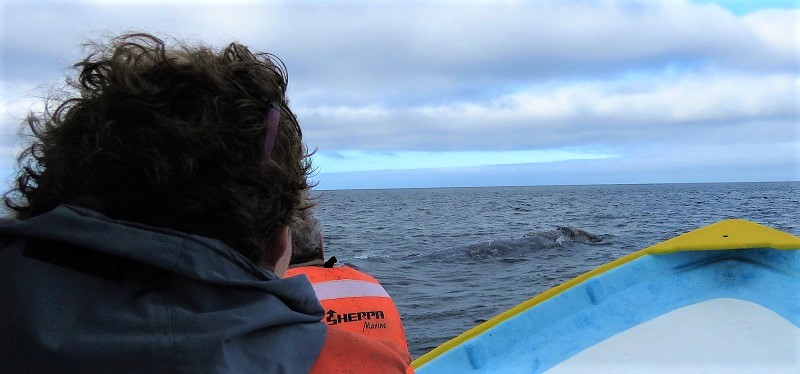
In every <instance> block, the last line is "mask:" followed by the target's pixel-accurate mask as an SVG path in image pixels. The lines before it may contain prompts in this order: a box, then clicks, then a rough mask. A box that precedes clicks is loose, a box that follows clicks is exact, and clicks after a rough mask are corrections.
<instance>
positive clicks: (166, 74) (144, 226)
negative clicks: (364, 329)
mask: <svg viewBox="0 0 800 374" xmlns="http://www.w3.org/2000/svg"><path fill="white" fill-rule="evenodd" d="M90 48H91V50H90V54H89V55H88V57H87V58H86V59H84V60H83V61H81V62H79V63H78V64H76V65H75V67H76V68H77V70H78V76H77V78H75V79H74V80H68V84H69V87H71V90H72V91H71V92H72V93H74V95H73V96H72V97H69V98H66V99H65V100H64V101H61V102H59V103H56V104H53V103H48V105H47V106H46V107H45V109H44V111H43V112H42V113H39V114H32V115H31V116H30V117H29V118H28V120H27V123H28V124H29V125H30V127H31V128H32V130H33V133H34V138H33V142H32V144H31V145H30V147H28V148H27V150H26V151H25V152H24V153H23V154H22V156H20V159H19V161H20V165H21V166H20V172H19V176H18V178H17V183H16V187H15V188H14V189H13V190H11V191H9V192H7V193H6V195H5V202H6V205H7V206H9V207H10V208H12V209H13V210H14V211H15V215H16V217H17V218H18V219H19V221H18V222H16V223H11V224H5V225H2V226H0V306H2V307H0V326H2V327H1V328H0V329H1V331H2V339H0V362H2V363H3V371H4V372H115V373H125V372H136V373H141V372H176V373H183V372H186V373H197V372H215V373H217V372H231V373H252V372H266V373H305V372H309V371H310V372H314V373H317V372H319V373H334V372H356V373H358V372H389V373H391V372H404V371H405V370H406V368H407V366H408V364H409V361H410V358H409V357H408V356H407V355H406V354H405V352H402V351H399V350H397V349H395V347H392V346H389V345H385V344H384V343H383V342H381V341H379V340H376V339H370V338H368V337H366V336H363V335H359V334H354V333H350V332H348V331H345V330H342V329H331V328H328V326H327V325H326V324H325V323H324V322H323V321H322V318H323V317H324V314H323V313H324V311H323V309H322V307H321V305H320V303H319V301H318V300H317V298H316V296H315V294H314V290H313V288H312V286H311V284H310V283H309V281H308V280H307V278H305V277H289V278H285V277H283V275H284V273H285V271H286V269H287V267H288V264H289V261H290V255H291V254H290V252H291V246H292V245H291V235H290V229H289V226H290V223H291V221H292V220H293V218H294V217H296V216H297V215H298V214H299V213H300V212H302V211H303V210H304V209H307V208H308V207H307V206H306V205H305V203H304V200H303V191H305V190H307V189H308V183H307V176H308V174H309V170H310V168H311V165H310V161H309V158H308V151H307V149H306V147H305V145H304V144H303V140H302V132H301V129H300V126H299V125H298V122H297V119H296V117H295V115H294V114H293V113H292V111H291V109H290V107H289V102H288V99H287V98H286V96H285V93H286V87H287V80H286V74H285V67H284V66H283V64H282V63H280V61H279V60H277V58H275V57H274V56H272V55H270V54H266V53H260V52H258V53H256V52H251V51H250V49H249V48H248V47H246V46H244V45H242V44H239V43H231V44H230V45H228V46H227V47H225V48H223V49H221V50H219V51H216V50H214V49H213V48H211V47H209V46H206V45H203V44H201V43H197V44H190V43H188V42H183V41H177V40H176V41H175V42H174V44H171V45H167V43H166V42H165V41H164V40H162V39H160V38H157V37H155V36H153V35H150V34H145V33H136V34H127V35H122V36H120V37H117V38H113V39H111V40H109V41H108V42H107V43H95V44H93V45H90Z"/></svg>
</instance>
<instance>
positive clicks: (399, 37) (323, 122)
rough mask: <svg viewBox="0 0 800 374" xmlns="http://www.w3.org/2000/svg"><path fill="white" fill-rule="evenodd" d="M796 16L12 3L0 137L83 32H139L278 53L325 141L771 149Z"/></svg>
mask: <svg viewBox="0 0 800 374" xmlns="http://www.w3.org/2000/svg"><path fill="white" fill-rule="evenodd" d="M43 4H46V5H43ZM65 14H68V15H69V16H68V17H65V16H63V15H65ZM798 14H800V11H798V10H797V9H796V8H795V9H794V10H787V9H770V10H760V11H755V12H751V13H748V14H746V15H744V16H736V15H734V14H733V13H731V12H729V11H727V10H725V9H724V8H722V7H720V6H717V5H714V4H709V5H698V4H693V3H691V2H688V1H682V0H675V1H644V0H642V1H636V0H593V1H582V0H575V1H556V0H542V1H503V2H489V1H471V2H468V3H466V4H465V2H462V1H438V2H434V1H415V2H387V1H382V2H373V1H347V2H312V1H305V2H300V1H274V2H261V1H235V2H234V3H231V2H221V1H220V2H216V1H204V2H202V3H200V5H197V3H195V2H192V3H191V4H190V3H189V2H188V1H187V2H184V1H177V2H166V3H161V2H158V3H155V2H150V1H145V2H144V3H142V2H136V3H134V2H127V1H111V0H109V1H99V0H98V1H82V2H22V1H16V2H5V3H3V4H2V15H0V30H2V31H1V32H0V79H2V80H3V82H2V83H3V85H2V87H3V92H2V94H0V114H2V119H0V121H1V122H0V131H1V132H2V134H0V137H5V138H7V139H8V138H12V137H13V136H15V135H16V131H17V130H18V125H19V119H21V118H24V116H25V113H26V112H27V110H28V109H29V108H30V107H31V106H32V105H37V104H35V103H36V101H37V100H38V99H37V96H41V94H43V92H40V90H38V89H37V88H36V87H38V86H39V85H40V84H44V83H49V82H54V81H57V80H58V79H60V78H59V76H60V75H61V74H62V73H64V72H66V71H67V67H68V66H69V65H70V64H72V63H73V62H75V61H77V60H78V59H80V58H81V57H82V56H83V52H82V51H81V50H80V48H79V45H80V43H82V42H84V41H85V39H86V38H87V37H96V36H98V35H100V34H116V33H119V32H121V31H126V30H136V29H142V30H149V31H154V32H156V33H159V34H167V35H174V36H180V37H186V38H189V39H195V40H196V39H201V40H205V41H208V42H210V43H213V44H215V45H218V46H221V45H223V44H225V43H227V42H229V41H231V40H239V41H242V42H244V43H245V44H248V45H250V46H251V47H253V48H254V49H258V50H266V51H270V52H274V53H276V54H277V55H278V56H280V57H281V58H282V59H283V60H284V61H285V62H286V64H287V66H288V69H289V73H290V98H291V100H292V103H293V108H294V109H295V111H296V113H297V114H298V116H299V117H300V120H301V123H302V124H303V126H304V134H305V135H306V139H307V141H308V143H309V145H310V146H312V147H314V146H318V147H319V148H320V150H321V151H323V152H327V151H341V150H361V151H371V150H377V151H418V152H425V151H448V152H464V151H503V152H509V151H522V150H547V149H553V148H559V149H560V148H563V147H576V146H578V147H588V148H591V149H603V150H607V151H608V152H610V153H613V154H617V153H620V154H624V151H625V149H627V148H626V147H631V146H638V145H645V146H647V147H653V148H657V147H659V146H665V147H666V146H676V145H679V144H686V145H690V146H696V147H698V148H697V149H703V147H704V146H707V147H708V149H717V148H714V147H719V149H729V148H728V147H732V145H734V144H735V145H738V146H742V147H744V146H747V145H752V146H755V145H758V146H763V147H766V148H769V145H770V144H777V142H780V141H786V139H792V140H796V139H798V136H799V135H800V134H798V131H800V130H799V129H798V122H800V78H799V77H800V74H798V71H799V70H798V69H799V68H800V67H799V66H798V64H799V63H800V54H799V53H800V45H798V39H800V34H798V33H799V32H800V31H798V25H800V23H798V22H800V21H799V20H798V19H799V17H800V16H799V15H798ZM12 81H13V83H11V82H12ZM12 131H13V132H12ZM3 144H8V143H7V142H5V143H3ZM669 149H671V150H673V151H674V148H669ZM724 154H727V153H724ZM699 156H701V157H706V158H711V157H712V156H711V155H710V154H705V155H699Z"/></svg>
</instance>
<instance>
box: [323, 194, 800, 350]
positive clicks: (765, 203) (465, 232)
mask: <svg viewBox="0 0 800 374" xmlns="http://www.w3.org/2000/svg"><path fill="white" fill-rule="evenodd" d="M317 195H319V198H318V203H319V206H318V208H317V211H316V212H317V216H318V217H319V218H320V220H321V221H322V222H323V224H324V235H325V240H324V241H325V252H326V256H331V255H335V256H336V257H337V258H338V259H339V261H340V262H348V263H351V264H353V265H355V266H357V267H359V268H360V269H362V270H364V271H366V272H368V273H370V274H372V275H373V276H375V277H376V278H377V279H378V280H380V281H381V283H382V284H383V285H384V287H385V288H386V289H387V290H388V291H389V293H390V294H391V295H392V296H393V298H394V300H395V302H396V303H397V306H398V309H399V310H400V314H401V316H402V317H403V321H404V324H405V328H406V334H407V335H408V341H409V348H410V349H411V354H412V356H413V357H414V358H416V357H418V356H420V355H421V354H424V353H426V352H427V351H429V350H430V349H432V348H434V347H436V346H438V345H439V344H441V343H443V342H445V341H447V340H448V339H451V338H453V337H455V336H456V335H458V334H460V333H462V332H464V331H465V330H467V329H469V328H471V327H473V326H474V325H475V324H477V323H480V322H483V321H485V320H487V319H489V318H491V317H493V316H495V315H497V314H498V313H500V312H503V311H505V310H506V309H508V308H510V307H512V306H514V305H517V304H519V303H521V302H523V301H525V300H527V299H529V298H531V297H533V296H536V295H537V294H538V293H540V292H542V291H545V290H547V289H548V288H551V287H553V286H556V285H558V284H560V283H562V282H564V281H566V280H569V279H570V278H573V277H575V276H578V275H580V274H582V273H585V272H587V271H589V270H592V269H593V268H595V267H597V266H599V265H601V264H604V263H606V262H609V261H612V260H614V259H616V258H619V257H621V256H624V255H626V254H629V253H631V252H634V251H636V250H638V249H641V248H644V247H647V246H649V245H651V244H655V243H657V242H659V241H662V240H665V239H669V238H671V237H673V236H675V235H678V234H680V233H683V232H686V231H689V230H692V229H695V228H698V227H701V226H704V225H707V224H710V223H713V222H716V221H719V220H722V219H726V218H744V219H748V220H751V221H755V222H758V223H761V224H764V225H767V226H771V227H773V228H776V229H779V230H783V231H787V232H789V233H792V234H795V235H800V222H798V217H800V182H775V183H713V184H658V185H597V186H539V187H486V188H438V189H395V190H350V191H318V192H317ZM558 227H570V228H574V229H578V230H582V231H584V232H586V233H588V234H591V235H594V236H597V237H599V239H601V241H600V242H597V243H590V242H589V241H588V240H583V238H581V237H574V238H569V237H565V236H564V235H559V233H562V232H561V231H558V230H556V229H557V228H558ZM537 233H542V234H544V235H541V234H537Z"/></svg>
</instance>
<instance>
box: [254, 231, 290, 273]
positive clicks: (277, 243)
mask: <svg viewBox="0 0 800 374" xmlns="http://www.w3.org/2000/svg"><path fill="white" fill-rule="evenodd" d="M291 258H292V233H291V232H290V231H289V226H288V225H287V226H283V227H281V228H280V229H278V233H277V234H276V235H275V239H273V240H272V243H271V244H270V246H269V247H267V248H265V249H264V260H262V261H261V267H263V268H265V269H268V270H272V272H273V273H275V275H277V276H278V277H279V278H280V277H283V274H284V273H286V269H288V268H289V260H291Z"/></svg>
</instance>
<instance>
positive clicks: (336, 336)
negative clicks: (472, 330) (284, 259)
mask: <svg viewBox="0 0 800 374" xmlns="http://www.w3.org/2000/svg"><path fill="white" fill-rule="evenodd" d="M299 274H305V275H306V276H307V277H308V279H309V281H310V282H311V285H312V286H313V287H314V292H315V293H316V294H317V298H319V301H320V303H321V304H322V307H323V308H325V317H324V318H323V320H322V322H324V323H326V324H327V325H328V338H326V340H325V345H324V346H323V348H322V353H320V357H319V358H318V359H317V364H315V366H314V368H313V369H312V372H315V370H319V371H316V372H320V373H322V372H326V370H331V368H333V367H334V366H335V363H336V362H338V363H339V365H341V363H342V362H351V363H352V362H355V361H362V362H363V364H360V365H361V366H364V371H361V370H356V371H348V372H365V373H367V372H369V373H375V372H385V370H386V369H387V368H386V367H385V365H386V364H389V363H390V362H393V363H395V362H397V359H393V360H389V361H388V362H387V361H385V360H387V359H388V358H387V357H383V358H382V359H379V357H374V358H373V359H370V358H369V357H372V356H376V353H374V352H380V351H381V350H383V351H386V349H387V348H388V349H389V353H386V352H384V353H382V354H380V355H382V356H387V355H388V356H391V357H395V358H400V359H402V360H403V361H405V368H404V369H405V370H406V372H408V373H411V372H413V369H412V368H411V366H410V357H411V356H410V354H409V351H408V343H407V342H406V334H405V331H404V330H403V323H402V321H401V319H400V313H398V311H397V307H396V306H395V304H394V301H392V298H391V297H390V296H389V294H388V293H387V292H386V290H385V289H384V288H383V286H381V284H380V283H379V282H378V281H377V280H375V278H373V277H371V276H369V275H367V274H365V273H363V272H360V271H358V270H356V269H353V268H351V267H349V266H337V267H333V268H323V267H318V266H302V267H297V268H292V269H289V270H288V271H287V272H286V274H285V276H286V277H291V276H295V275H299ZM342 330H343V331H346V332H349V334H348V333H341V331H342ZM364 337H366V338H372V339H364ZM353 344H355V346H354V345H353ZM376 344H377V345H379V346H380V347H373V348H374V349H372V350H373V353H372V354H367V355H366V356H365V358H364V359H362V360H358V359H356V358H357V356H358V354H359V353H357V352H354V351H353V349H357V347H358V346H364V345H376ZM348 349H349V350H348ZM363 353H365V354H366V353H367V352H363ZM337 356H341V357H343V358H344V359H345V361H339V360H338V359H336V357H337ZM332 365H333V366H332ZM373 365H379V366H373ZM381 365H383V366H381ZM369 367H371V368H372V369H369ZM376 367H377V368H380V367H383V368H384V370H375V369H376ZM350 369H355V368H354V367H350Z"/></svg>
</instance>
